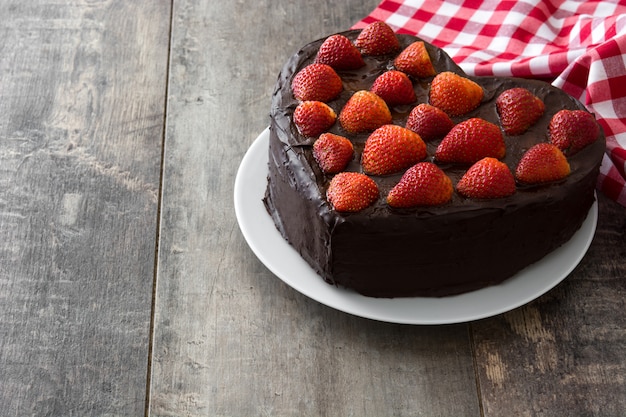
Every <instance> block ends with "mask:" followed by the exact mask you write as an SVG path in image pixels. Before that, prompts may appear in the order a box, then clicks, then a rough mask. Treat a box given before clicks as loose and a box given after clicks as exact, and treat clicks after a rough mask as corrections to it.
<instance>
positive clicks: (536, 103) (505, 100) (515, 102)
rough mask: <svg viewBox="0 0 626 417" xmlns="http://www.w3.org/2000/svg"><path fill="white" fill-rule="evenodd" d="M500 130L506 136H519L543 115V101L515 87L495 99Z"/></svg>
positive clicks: (523, 89)
mask: <svg viewBox="0 0 626 417" xmlns="http://www.w3.org/2000/svg"><path fill="white" fill-rule="evenodd" d="M496 108H497V109H498V114H499V115H500V122H501V124H502V129H503V130H504V133H506V134H507V135H521V134H522V133H524V132H525V131H527V130H528V128H529V127H531V126H532V125H533V124H535V122H536V121H537V120H539V118H540V117H541V115H543V112H544V110H545V105H544V103H543V101H542V100H541V99H540V98H539V97H537V96H535V95H534V94H533V93H531V92H530V91H529V90H527V89H526V88H522V87H515V88H511V89H509V90H506V91H504V92H502V94H500V95H499V96H498V98H497V99H496Z"/></svg>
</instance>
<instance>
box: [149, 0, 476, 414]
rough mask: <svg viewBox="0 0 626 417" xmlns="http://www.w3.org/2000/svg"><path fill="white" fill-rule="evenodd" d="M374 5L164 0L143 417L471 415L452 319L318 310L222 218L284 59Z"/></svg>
mask: <svg viewBox="0 0 626 417" xmlns="http://www.w3.org/2000/svg"><path fill="white" fill-rule="evenodd" d="M377 3H378V1H377V0H368V1H346V2H334V1H330V0H325V1H316V2H308V1H305V0H300V1H293V0H280V1H275V0H272V1H269V0H259V1H257V2H255V4H254V7H250V5H248V4H247V3H242V2H206V1H199V0H185V1H177V2H175V7H174V13H173V37H172V58H171V71H170V74H171V80H170V86H169V101H168V120H167V126H168V128H167V132H166V145H165V161H164V181H163V203H162V221H161V227H162V229H161V233H160V242H159V261H158V274H157V276H158V278H157V297H156V314H155V329H154V334H155V336H154V357H153V364H152V382H151V392H150V412H151V415H153V416H183V415H184V416H199V415H211V416H226V415H229V416H230V415H272V416H293V415H302V416H306V415H310V416H326V415H358V416H368V415H372V416H381V415H398V416H399V415H432V416H436V415H442V416H448V415H458V416H461V415H478V414H479V408H478V407H479V405H478V400H477V396H476V392H477V391H476V385H475V377H474V369H473V365H472V363H473V362H472V356H471V345H470V338H469V333H468V327H467V326H466V325H458V326H442V327H414V326H401V325H391V324H384V323H378V322H374V321H370V320H366V319H360V318H356V317H353V316H349V315H346V314H344V313H340V312H338V311H335V310H332V309H330V308H327V307H325V306H322V305H320V304H318V303H317V302H315V301H312V300H310V299H308V298H306V297H304V296H302V295H300V294H299V293H297V292H296V291H294V290H293V289H291V288H289V287H287V286H286V285H285V284H283V283H282V282H281V281H280V280H279V279H277V278H276V277H275V276H274V275H272V274H271V273H270V272H269V271H268V270H267V269H266V268H265V267H264V266H263V265H262V264H261V263H260V262H259V260H258V259H257V258H256V257H255V256H254V255H253V254H252V252H251V251H250V249H249V248H248V246H247V244H246V242H245V241H244V239H243V237H242V235H241V233H240V231H239V228H238V225H237V221H236V218H235V213H234V208H233V197H232V193H233V183H234V178H235V174H236V172H237V168H238V166H239V162H240V161H241V158H242V157H243V155H244V153H245V151H246V150H247V148H248V147H249V145H250V144H251V142H252V141H253V140H254V139H255V138H256V136H257V135H258V134H259V133H261V131H262V130H263V129H264V128H265V127H266V126H267V125H268V123H269V118H268V114H269V107H270V96H271V92H272V89H273V86H274V82H275V80H276V77H277V75H278V72H279V70H280V68H281V67H282V65H283V63H284V61H285V60H286V59H287V58H288V57H289V56H290V55H292V54H293V53H295V52H296V51H297V50H298V49H299V47H300V46H302V45H303V44H304V43H306V42H309V41H312V40H314V39H317V38H320V37H322V36H324V35H328V34H330V33H334V32H337V31H341V30H345V29H348V28H349V27H350V26H351V25H352V24H354V23H356V22H357V21H358V20H360V19H361V18H362V17H364V16H365V15H367V14H368V13H369V12H370V11H371V10H373V9H374V7H375V6H376V5H377Z"/></svg>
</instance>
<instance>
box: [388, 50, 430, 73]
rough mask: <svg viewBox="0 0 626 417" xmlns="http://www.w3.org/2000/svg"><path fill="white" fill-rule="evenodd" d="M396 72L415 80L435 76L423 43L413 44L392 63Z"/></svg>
mask: <svg viewBox="0 0 626 417" xmlns="http://www.w3.org/2000/svg"><path fill="white" fill-rule="evenodd" d="M393 65H394V66H395V67H396V69H397V70H399V71H402V72H406V73H407V74H409V75H410V76H412V77H415V78H426V77H432V76H433V75H435V68H434V67H433V63H432V61H431V60H430V55H428V51H427V50H426V46H425V45H424V42H422V41H417V42H413V43H412V44H410V45H409V46H407V47H406V48H404V50H403V51H402V52H400V54H399V55H398V56H397V57H396V59H395V60H394V61H393Z"/></svg>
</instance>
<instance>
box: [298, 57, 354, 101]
mask: <svg viewBox="0 0 626 417" xmlns="http://www.w3.org/2000/svg"><path fill="white" fill-rule="evenodd" d="M291 89H292V90H293V95H294V97H295V98H297V99H298V100H301V101H307V100H313V101H323V102H328V101H330V100H332V99H334V98H335V97H337V96H338V95H339V93H341V92H342V91H343V83H342V81H341V78H340V77H339V75H337V73H336V72H335V70H334V69H333V68H332V67H331V66H330V65H326V64H311V65H307V66H306V67H304V68H302V69H301V70H300V71H298V73H297V74H296V75H295V76H294V77H293V81H292V82H291Z"/></svg>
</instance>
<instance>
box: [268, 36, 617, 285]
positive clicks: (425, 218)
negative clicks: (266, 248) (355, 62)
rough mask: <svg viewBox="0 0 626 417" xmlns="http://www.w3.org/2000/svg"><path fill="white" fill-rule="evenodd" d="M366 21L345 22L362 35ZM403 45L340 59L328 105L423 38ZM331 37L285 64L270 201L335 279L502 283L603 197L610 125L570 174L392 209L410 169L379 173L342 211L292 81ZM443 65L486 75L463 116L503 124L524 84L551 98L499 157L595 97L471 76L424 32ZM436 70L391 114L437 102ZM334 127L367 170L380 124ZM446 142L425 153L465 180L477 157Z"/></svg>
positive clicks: (569, 231) (511, 159)
mask: <svg viewBox="0 0 626 417" xmlns="http://www.w3.org/2000/svg"><path fill="white" fill-rule="evenodd" d="M359 33H360V31H359V30H351V31H347V32H343V33H342V35H344V36H346V37H347V38H348V39H350V40H351V41H352V42H354V41H355V40H356V39H357V37H358V35H359ZM396 37H397V39H398V41H399V49H398V50H396V51H394V52H392V53H389V54H384V55H369V54H365V53H364V54H363V61H364V65H363V66H361V67H359V68H357V69H348V70H337V74H338V75H339V76H340V77H341V80H342V84H343V89H342V91H341V92H340V93H339V95H338V96H337V97H335V98H332V99H330V100H327V104H328V105H329V106H330V107H331V108H332V109H333V110H334V111H335V112H336V114H340V111H341V109H342V108H343V106H344V105H345V103H346V102H347V101H348V99H349V98H350V97H351V96H352V95H353V94H354V93H355V92H356V91H360V90H370V88H371V86H372V84H373V83H374V80H375V79H376V78H377V77H378V76H379V75H380V74H382V73H383V72H386V71H388V70H390V69H393V68H394V66H393V62H394V58H395V57H396V56H397V55H398V53H400V51H402V50H403V49H404V48H406V47H407V46H408V45H410V44H412V43H414V42H416V41H421V39H418V38H416V37H413V36H409V35H401V34H397V35H396ZM323 42H324V39H320V40H318V41H315V42H312V43H310V44H308V45H306V46H304V47H303V48H302V49H301V50H300V51H298V52H297V53H296V54H295V55H293V56H292V57H291V58H290V59H289V60H288V61H287V63H286V64H285V65H284V68H283V69H282V71H281V73H280V75H279V77H278V81H277V84H276V87H275V91H274V94H273V97H272V106H271V125H270V144H269V174H268V185H267V190H266V194H265V198H264V204H265V206H266V208H267V211H268V213H269V215H271V216H272V218H273V220H274V223H275V224H276V227H277V229H278V230H279V231H280V233H281V234H282V235H283V236H284V238H285V239H286V240H287V241H288V242H289V243H290V244H291V245H292V246H293V247H294V248H295V249H296V250H297V251H298V252H299V253H300V255H301V256H302V257H303V258H304V259H305V260H306V261H307V262H308V263H309V264H310V265H311V267H312V268H313V269H314V270H315V271H316V272H317V273H318V274H319V275H320V276H321V277H322V278H323V279H324V280H325V281H326V282H328V283H329V284H331V285H336V286H340V287H344V288H348V289H352V290H354V291H357V292H358V293H361V294H363V295H366V296H371V297H411V296H437V297H440V296H448V295H452V294H459V293H463V292H468V291H473V290H476V289H479V288H482V287H485V286H489V285H497V284H498V283H501V282H502V281H504V280H506V279H508V278H510V277H512V276H513V275H515V274H516V273H517V272H518V271H520V270H522V269H523V268H524V267H526V266H528V265H530V264H532V263H534V262H537V261H539V260H540V259H542V258H543V257H544V256H545V255H547V254H548V253H550V252H552V251H553V250H554V249H556V248H558V247H559V246H561V245H562V244H564V243H565V242H567V241H568V240H569V239H570V238H571V237H572V236H573V235H574V233H576V231H577V230H578V229H579V227H580V226H581V224H582V223H583V221H584V220H585V218H586V216H587V214H588V212H589V210H590V207H591V206H592V204H593V202H594V191H595V185H596V178H597V175H598V170H599V165H600V162H601V160H602V156H603V154H604V150H605V141H604V136H603V134H602V132H601V130H600V133H599V134H598V137H597V140H595V141H594V142H593V143H591V144H589V145H587V146H586V147H584V149H582V150H580V151H578V152H577V153H574V154H572V155H568V156H567V161H568V162H569V165H570V168H571V172H570V174H569V175H568V176H567V177H565V178H564V179H561V180H558V181H552V182H548V183H544V184H535V185H527V184H523V183H519V182H518V183H517V185H516V189H515V192H514V193H513V194H512V195H510V196H507V197H502V198H490V199H476V198H468V197H465V196H463V195H461V194H459V192H458V191H457V190H455V191H454V192H453V195H452V197H451V199H450V201H448V202H447V203H445V204H440V205H436V206H417V207H412V208H393V207H390V206H389V204H388V203H387V201H386V198H385V197H386V196H387V194H388V192H389V191H390V190H391V189H392V188H393V187H394V186H395V185H396V184H397V183H398V182H399V181H400V178H401V177H402V175H403V173H404V171H400V172H396V173H394V174H388V175H369V177H370V178H372V179H373V180H374V181H375V183H376V184H377V186H378V190H379V197H378V199H377V200H376V201H375V202H374V203H373V204H371V205H369V206H368V207H366V208H364V209H362V210H360V211H356V212H340V211H338V210H335V208H334V207H333V205H332V204H331V203H330V202H329V201H328V199H327V195H326V193H327V189H328V185H329V182H330V180H331V179H332V178H333V176H334V175H336V174H329V173H325V172H323V171H322V170H321V169H320V167H319V165H318V163H317V161H316V159H315V157H314V155H313V151H312V146H313V143H314V142H315V140H316V139H317V137H307V136H304V135H302V134H301V133H300V130H299V129H298V127H297V126H296V125H295V123H294V121H293V113H294V110H295V109H296V107H297V106H298V104H299V103H300V102H301V101H302V100H299V99H297V98H295V97H294V92H293V90H292V81H293V78H294V76H295V75H296V74H297V73H298V72H299V71H300V70H301V69H302V68H304V67H306V66H308V65H310V64H312V63H314V62H315V59H316V56H317V53H318V50H319V49H320V46H321V45H322V43H323ZM424 45H425V46H426V50H427V51H428V55H429V56H430V59H431V61H432V65H433V67H434V70H435V72H436V73H441V72H453V73H456V74H459V75H462V76H463V77H466V78H468V79H471V80H473V81H475V82H476V83H478V84H479V85H480V86H481V87H482V88H483V91H484V96H483V97H482V100H481V102H480V105H479V106H478V107H477V108H475V109H474V110H471V111H469V112H467V113H465V114H462V115H454V116H451V119H452V121H453V122H454V123H455V124H458V123H460V122H462V121H464V120H468V119H470V118H481V119H484V120H486V121H489V122H491V123H493V124H496V125H498V126H501V124H500V123H501V121H500V115H499V114H498V110H497V109H496V104H495V101H496V99H497V97H498V96H499V95H500V94H501V93H502V92H503V91H506V90H508V89H511V88H514V87H523V88H525V89H528V90H529V91H531V92H532V93H533V94H534V95H535V96H537V97H538V98H540V99H541V100H542V101H543V103H544V104H545V111H544V113H543V115H541V117H540V118H539V119H538V120H537V121H536V122H535V123H534V124H533V125H532V126H531V127H530V128H529V129H528V130H526V131H525V132H524V133H522V134H519V135H507V134H503V137H504V139H505V144H506V154H505V156H504V157H503V158H501V161H503V162H504V163H506V164H507V166H508V167H509V168H510V170H511V171H512V172H515V168H516V166H517V164H518V163H519V161H520V159H521V157H522V155H523V154H524V152H525V151H526V150H528V149H529V148H530V147H532V146H533V145H534V144H536V143H541V142H546V141H547V134H548V133H547V132H548V129H549V124H550V121H551V119H552V117H553V116H554V115H555V114H556V113H557V112H558V111H560V110H562V109H571V110H584V111H586V109H585V107H584V106H583V105H582V104H581V103H580V102H578V101H577V100H575V99H573V98H572V97H570V96H569V95H567V94H565V93H564V92H563V91H561V90H559V89H557V88H554V87H552V86H551V85H549V84H548V83H545V82H542V81H534V80H527V79H516V78H496V77H470V76H467V75H466V74H464V72H463V71H462V70H461V68H460V67H458V66H457V65H456V64H455V63H454V62H453V61H452V60H451V59H450V58H449V57H448V56H447V55H446V54H445V53H444V52H443V51H442V50H441V49H439V48H436V47H435V46H433V45H431V44H429V43H426V42H424ZM432 80H433V76H429V77H424V78H416V77H411V81H412V84H413V88H414V91H415V95H416V101H415V102H414V103H412V104H409V105H407V104H402V105H395V106H390V112H391V114H392V122H391V123H392V124H395V125H399V126H405V124H406V121H407V118H408V115H409V113H410V111H411V109H412V108H413V107H414V106H415V105H417V104H418V103H428V102H429V90H430V87H431V82H432ZM327 131H328V132H331V133H334V134H337V135H341V136H343V137H346V138H348V139H349V140H350V141H351V142H352V144H353V146H354V157H353V158H352V159H351V161H350V162H349V164H348V165H347V167H346V168H345V169H344V170H345V171H353V172H363V167H362V166H361V154H362V151H363V147H364V143H365V142H366V140H367V138H368V137H369V135H370V133H371V132H362V133H351V132H348V131H346V130H345V129H344V128H343V127H342V125H341V123H339V121H337V122H335V123H334V124H333V125H332V126H331V127H330V128H329V129H327ZM440 142H441V138H440V139H438V140H434V141H433V140H429V141H425V143H426V147H427V157H426V158H425V159H424V160H425V161H434V162H435V163H436V164H437V165H438V166H439V167H440V168H441V169H442V170H443V171H444V172H445V173H446V174H447V176H448V177H449V178H450V179H451V181H452V184H457V183H458V182H459V180H460V179H461V177H462V176H463V175H464V173H465V172H466V171H467V170H468V166H467V165H463V164H450V163H439V162H438V161H436V160H435V158H434V154H435V152H436V149H437V147H438V145H439V143H440Z"/></svg>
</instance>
